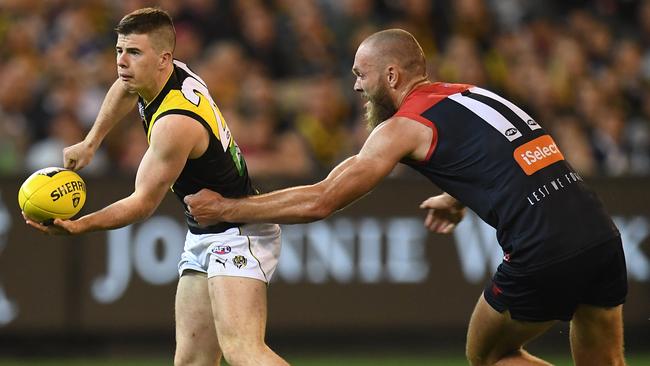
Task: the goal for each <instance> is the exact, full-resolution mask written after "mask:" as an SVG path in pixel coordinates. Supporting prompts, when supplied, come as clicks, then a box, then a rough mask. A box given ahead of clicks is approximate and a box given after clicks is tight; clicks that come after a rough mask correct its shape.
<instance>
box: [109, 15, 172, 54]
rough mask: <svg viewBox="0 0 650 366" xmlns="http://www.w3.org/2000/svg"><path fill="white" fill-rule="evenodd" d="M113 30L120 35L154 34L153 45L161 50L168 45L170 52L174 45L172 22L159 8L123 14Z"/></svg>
mask: <svg viewBox="0 0 650 366" xmlns="http://www.w3.org/2000/svg"><path fill="white" fill-rule="evenodd" d="M115 32H117V34H122V35H127V34H150V35H151V34H155V37H153V38H154V39H153V43H154V47H156V48H158V49H159V50H161V49H162V48H164V46H168V47H170V48H171V49H170V50H171V51H172V52H173V51H174V48H175V47H176V31H175V29H174V22H173V21H172V18H171V17H170V16H169V14H168V13H167V12H166V11H164V10H162V9H159V8H142V9H138V10H135V11H133V12H131V13H129V14H127V15H125V16H124V18H122V20H120V22H119V23H118V25H117V26H116V27H115Z"/></svg>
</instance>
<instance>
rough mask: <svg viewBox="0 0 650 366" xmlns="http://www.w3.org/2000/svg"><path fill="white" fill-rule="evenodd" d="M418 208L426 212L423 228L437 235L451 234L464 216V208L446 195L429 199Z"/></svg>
mask: <svg viewBox="0 0 650 366" xmlns="http://www.w3.org/2000/svg"><path fill="white" fill-rule="evenodd" d="M420 208H422V209H426V210H428V212H427V217H426V218H425V219H424V226H426V227H427V228H428V229H429V230H430V231H432V232H434V233H439V234H449V233H451V232H452V231H453V230H454V228H455V227H456V225H457V224H458V223H459V222H460V220H462V219H463V216H464V215H465V206H464V205H463V204H462V203H460V202H459V201H458V200H456V199H455V198H454V197H452V196H451V195H449V194H448V193H443V194H440V195H437V196H433V197H429V198H428V199H426V200H425V201H424V202H422V203H421V204H420Z"/></svg>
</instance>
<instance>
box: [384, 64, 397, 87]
mask: <svg viewBox="0 0 650 366" xmlns="http://www.w3.org/2000/svg"><path fill="white" fill-rule="evenodd" d="M386 81H387V82H388V85H389V86H390V87H391V88H393V89H395V87H396V86H397V82H398V81H399V71H398V69H397V66H395V65H388V67H387V68H386Z"/></svg>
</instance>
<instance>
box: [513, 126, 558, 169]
mask: <svg viewBox="0 0 650 366" xmlns="http://www.w3.org/2000/svg"><path fill="white" fill-rule="evenodd" d="M514 158H515V160H516V161H517V163H518V164H519V166H520V167H521V169H523V170H524V172H525V173H526V175H531V174H533V173H535V172H536V171H538V170H540V169H542V168H545V167H547V166H549V165H551V164H553V163H555V162H556V161H560V160H564V155H562V152H561V151H560V149H559V148H558V147H557V145H556V144H555V141H553V138H552V137H551V136H549V135H544V136H540V137H538V138H536V139H534V140H532V141H528V142H527V143H525V144H523V145H521V146H519V147H518V148H517V149H515V152H514Z"/></svg>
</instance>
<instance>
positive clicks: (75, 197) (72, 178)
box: [18, 167, 86, 223]
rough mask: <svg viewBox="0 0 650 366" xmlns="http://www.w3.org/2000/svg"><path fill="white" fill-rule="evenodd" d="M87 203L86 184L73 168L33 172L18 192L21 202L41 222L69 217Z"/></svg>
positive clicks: (28, 214) (45, 169)
mask: <svg viewBox="0 0 650 366" xmlns="http://www.w3.org/2000/svg"><path fill="white" fill-rule="evenodd" d="M85 202H86V183H84V181H83V179H81V177H80V176H79V174H77V173H75V172H74V171H72V170H68V169H64V168H57V167H50V168H44V169H41V170H39V171H37V172H35V173H34V174H32V175H30V176H29V178H27V179H26V180H25V182H24V183H23V185H22V186H20V190H19V191H18V204H19V205H20V209H21V210H22V211H23V212H24V213H25V215H26V216H27V217H29V218H30V219H32V220H34V221H37V222H41V223H43V222H45V223H47V222H51V220H53V219H55V218H59V219H69V218H71V217H72V216H74V215H76V214H77V213H78V212H79V210H81V208H82V207H83V205H84V203H85Z"/></svg>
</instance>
